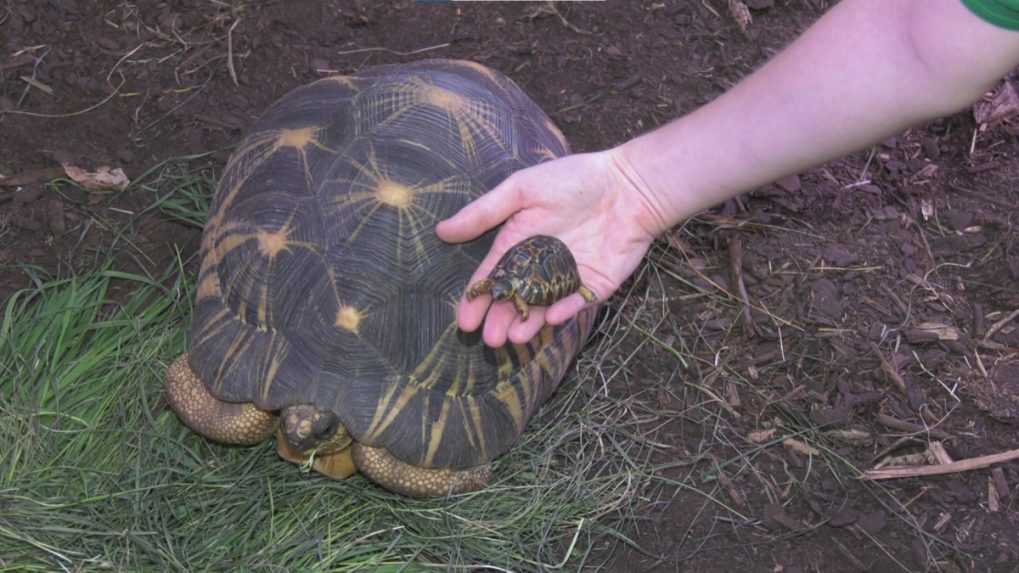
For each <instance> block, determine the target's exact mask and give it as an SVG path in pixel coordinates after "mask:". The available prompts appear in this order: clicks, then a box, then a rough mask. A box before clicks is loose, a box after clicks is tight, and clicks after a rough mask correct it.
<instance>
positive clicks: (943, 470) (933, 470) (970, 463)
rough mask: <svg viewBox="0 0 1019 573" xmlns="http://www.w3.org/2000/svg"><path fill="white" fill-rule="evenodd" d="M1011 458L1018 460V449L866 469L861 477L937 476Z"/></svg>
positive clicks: (977, 468) (880, 478) (966, 470)
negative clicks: (942, 461) (934, 462)
mask: <svg viewBox="0 0 1019 573" xmlns="http://www.w3.org/2000/svg"><path fill="white" fill-rule="evenodd" d="M1012 460H1019V450H1009V451H1007V452H1001V453H999V454H991V455H987V456H980V457H976V458H970V459H968V460H962V461H958V462H952V463H950V464H940V465H936V466H917V467H893V468H883V469H880V470H868V471H866V472H864V474H863V477H864V479H868V480H882V479H897V478H907V477H924V476H939V475H945V474H955V473H961V472H968V471H970V470H979V469H983V468H986V467H988V466H992V465H994V464H1000V463H1004V462H1010V461H1012Z"/></svg>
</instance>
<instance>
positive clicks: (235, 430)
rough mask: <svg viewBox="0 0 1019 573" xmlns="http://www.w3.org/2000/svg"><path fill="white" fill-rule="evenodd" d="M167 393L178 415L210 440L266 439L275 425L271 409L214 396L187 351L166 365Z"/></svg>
mask: <svg viewBox="0 0 1019 573" xmlns="http://www.w3.org/2000/svg"><path fill="white" fill-rule="evenodd" d="M166 395H167V398H168V400H169V402H170V407H171V408H173V410H174V412H176V413H177V415H178V416H179V417H180V419H181V420H183V421H184V423H185V424H187V426H188V427H189V428H191V429H192V430H194V431H196V432H198V433H199V434H201V435H203V436H205V437H206V438H209V439H210V440H214V441H217V442H222V443H224V444H237V445H242V446H250V445H253V444H257V443H259V442H261V441H264V440H266V439H267V438H268V437H269V436H271V435H272V432H273V430H275V429H276V416H274V415H273V414H272V413H271V412H266V411H265V410H259V409H258V408H256V407H255V406H254V405H253V404H250V403H234V402H224V401H222V400H218V399H216V398H215V397H213V395H212V394H210V393H209V391H208V390H207V389H206V388H205V385H204V384H202V381H201V380H199V379H198V376H197V375H195V373H194V371H192V370H191V366H189V365H188V355H187V353H184V354H182V355H181V356H180V357H179V358H177V360H174V361H173V363H172V364H170V367H169V368H167V369H166Z"/></svg>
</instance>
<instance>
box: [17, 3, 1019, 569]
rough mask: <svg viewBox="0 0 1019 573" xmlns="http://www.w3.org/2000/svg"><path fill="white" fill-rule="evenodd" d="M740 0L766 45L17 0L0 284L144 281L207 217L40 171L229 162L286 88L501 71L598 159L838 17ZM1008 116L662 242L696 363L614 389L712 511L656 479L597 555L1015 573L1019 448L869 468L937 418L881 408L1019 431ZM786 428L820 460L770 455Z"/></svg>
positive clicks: (925, 136) (632, 23)
mask: <svg viewBox="0 0 1019 573" xmlns="http://www.w3.org/2000/svg"><path fill="white" fill-rule="evenodd" d="M747 3H748V4H750V5H751V7H752V8H755V9H753V10H752V15H753V22H752V24H751V25H750V27H749V31H748V33H746V34H744V33H742V32H741V31H740V29H739V28H738V27H737V25H736V22H735V20H734V19H733V18H732V17H730V16H729V13H728V11H727V8H726V2H724V1H721V0H705V1H704V2H690V1H686V0H653V1H652V0H647V1H639V2H638V1H632V2H614V1H613V2H605V3H602V4H570V3H557V4H547V3H493V4H487V3H484V4H482V3H471V4H454V5H450V4H434V3H414V2H409V1H398V2H388V3H376V2H367V1H363V0H355V1H353V2H338V1H332V2H312V1H301V2H296V1H295V2H281V1H277V2H260V3H255V2H251V3H244V2H232V3H227V2H203V1H198V0H178V1H174V2H157V1H153V0H137V1H136V2H134V3H122V2H107V1H103V2H83V1H81V0H61V1H55V0H49V1H42V0H39V1H36V0H6V2H4V3H3V9H2V10H0V41H2V43H3V46H2V50H3V51H2V52H0V79H2V83H0V110H3V113H0V132H2V134H3V136H2V138H0V174H2V175H5V176H19V175H23V176H25V177H26V179H27V180H28V182H27V183H25V184H24V185H21V186H20V187H13V186H6V187H0V265H3V269H4V270H3V272H2V273H0V300H3V299H5V298H6V297H7V296H8V295H10V293H11V292H13V291H14V290H15V289H17V288H21V287H25V286H28V285H29V284H31V281H32V280H33V277H40V276H45V275H47V274H48V275H61V274H66V273H68V272H70V271H73V270H78V269H82V268H89V266H91V265H94V264H95V263H96V262H97V261H101V260H103V259H104V257H105V256H106V254H107V253H109V252H114V253H116V254H118V257H119V260H120V261H121V263H122V264H123V265H124V267H125V268H130V269H134V270H142V271H146V272H158V271H159V270H161V269H164V268H165V267H166V264H167V262H168V261H169V260H171V259H172V258H173V257H175V256H176V254H175V253H176V251H177V250H178V249H179V250H180V251H181V252H182V253H183V255H184V256H185V257H186V256H187V255H189V254H191V253H193V252H194V249H195V247H196V239H197V236H198V230H197V229H194V228H189V227H186V226H183V225H180V224H177V223H172V222H169V221H167V220H166V219H165V217H161V216H160V214H159V212H158V210H156V209H148V210H146V208H147V207H148V206H150V205H151V204H152V202H153V199H154V195H153V194H152V193H151V192H150V191H147V190H145V189H141V190H139V191H135V192H126V193H113V194H110V193H105V194H99V193H94V192H93V193H85V192H82V191H78V190H76V189H75V188H73V187H71V186H70V185H66V184H58V185H53V184H50V183H48V181H49V179H50V177H51V174H48V173H46V172H41V173H40V172H37V171H36V170H45V169H52V168H54V167H56V166H57V165H58V163H57V162H58V161H59V160H70V161H72V162H74V163H75V164H77V165H80V166H82V167H94V166H96V165H102V164H107V165H112V166H115V167H122V168H124V169H125V171H126V172H127V173H128V175H129V176H130V177H132V178H137V177H139V176H140V175H142V174H144V173H146V171H147V170H148V169H149V168H151V167H153V166H155V165H157V164H159V163H160V162H162V161H164V160H167V159H170V158H174V157H178V156H184V155H194V154H202V153H209V154H208V155H206V156H204V157H201V158H197V159H191V160H188V161H186V164H187V165H189V166H190V168H191V169H195V170H199V169H211V170H213V171H215V170H217V169H218V168H219V167H221V166H222V163H223V160H224V158H225V157H226V154H227V153H228V151H229V150H228V147H229V145H231V144H232V143H234V142H236V141H237V139H238V137H239V135H240V133H241V130H242V129H243V127H244V126H246V125H249V124H250V123H251V122H252V120H253V119H254V118H255V117H257V115H258V114H259V113H260V112H261V111H262V110H263V109H264V108H265V107H266V106H267V105H268V104H269V103H270V102H272V101H273V100H274V99H276V98H277V97H279V96H280V95H282V94H283V93H285V92H286V91H287V90H289V89H291V88H293V87H295V86H297V85H300V84H302V83H305V82H307V81H309V80H312V79H315V78H317V77H320V76H321V75H325V74H333V73H337V72H339V73H344V72H352V71H355V70H358V69H361V68H363V67H365V66H370V65H373V64H379V63H391V62H402V61H410V60H414V59H418V58H423V57H455V58H467V59H473V60H476V61H479V62H482V63H485V64H487V65H489V66H492V67H494V68H497V69H499V70H501V71H503V72H504V73H506V74H508V75H510V76H511V77H513V78H514V79H515V80H516V81H517V82H519V83H520V84H521V85H522V87H524V89H525V90H526V91H528V92H529V93H530V94H531V95H532V96H533V97H534V98H535V99H536V100H537V101H538V103H539V104H541V105H542V106H543V107H544V109H546V110H547V111H548V112H549V113H550V115H551V116H552V117H553V118H554V119H555V120H556V121H557V122H558V123H559V125H560V126H561V127H562V128H563V131H564V132H565V133H566V135H567V136H568V138H569V139H570V141H571V142H572V143H573V145H574V148H575V149H576V150H578V151H583V150H592V149H599V148H604V147H606V146H609V145H613V144H615V143H618V142H621V141H623V140H624V139H626V138H629V137H631V136H633V135H635V134H638V133H641V132H644V131H646V130H648V129H651V128H654V127H655V126H657V125H660V124H662V123H664V122H666V121H668V120H669V119H671V118H674V117H676V116H678V115H680V114H682V113H685V112H688V111H690V110H692V109H694V108H695V107H696V106H698V105H700V104H702V103H704V102H706V101H708V100H710V99H711V98H713V97H715V96H717V95H718V94H719V93H720V92H721V91H723V90H724V89H725V88H727V87H728V86H731V85H732V84H733V83H734V82H736V81H738V80H739V79H740V78H741V77H743V76H745V75H746V74H747V73H748V72H750V71H751V70H752V69H753V68H754V67H755V66H758V65H759V64H760V63H761V62H762V61H764V60H765V59H766V58H767V57H768V56H769V55H771V54H773V53H774V52H775V51H776V50H778V49H780V48H781V47H782V46H783V45H785V44H786V43H787V42H788V41H790V39H791V38H793V37H794V36H795V35H796V34H797V33H798V32H799V31H801V30H802V29H804V27H806V26H807V25H808V24H809V23H810V22H812V21H813V20H814V19H815V18H817V17H818V16H819V15H820V14H821V13H822V11H823V10H824V9H825V8H826V6H825V4H826V2H825V1H824V0H798V1H794V0H778V1H771V0H765V1H755V2H747ZM230 5H232V6H233V7H232V8H231V7H230ZM96 6H99V7H98V8H97V7H96ZM553 6H554V9H553ZM24 78H29V79H28V80H26V79H24ZM24 112H30V113H32V114H54V115H64V117H59V118H57V117H42V116H39V115H26V114H25V113H24ZM974 133H976V135H975V136H974ZM1016 133H1017V130H1016V128H1015V127H1014V126H1009V125H1007V124H1005V125H999V126H995V127H990V128H985V129H978V126H977V125H975V123H974V121H973V119H972V114H970V113H963V114H959V115H957V116H953V117H950V118H946V119H943V120H940V121H936V122H933V123H932V124H930V125H927V126H922V127H918V128H915V129H913V130H910V131H908V132H906V133H904V134H901V135H900V136H898V137H896V138H893V139H891V140H889V141H886V142H884V143H883V144H882V145H879V146H876V147H875V148H873V149H871V150H867V151H865V152H861V153H860V154H857V155H854V156H852V157H849V158H846V159H844V160H840V161H836V162H833V163H831V164H829V165H826V166H824V167H823V168H819V169H814V170H811V171H809V172H807V173H803V174H801V175H800V176H799V177H797V178H789V179H787V180H783V181H781V182H779V183H778V184H775V185H769V186H767V187H765V188H762V189H759V190H757V191H755V192H753V193H751V194H749V195H748V196H746V197H744V198H743V199H742V200H740V201H734V202H732V203H730V204H727V205H724V206H722V207H719V208H718V209H715V210H713V211H712V212H711V213H709V214H707V215H705V216H702V217H698V218H697V219H695V220H692V221H690V222H688V223H687V224H685V225H684V226H683V227H682V228H680V229H677V230H676V231H675V232H674V233H673V234H672V235H671V236H670V237H668V238H667V240H663V241H662V243H661V244H660V245H659V246H658V247H656V250H655V252H654V253H653V254H652V257H651V260H652V261H654V265H655V266H656V269H657V270H658V271H659V272H658V273H657V275H656V276H660V277H661V279H660V281H659V282H657V283H655V284H653V285H642V284H638V285H636V286H637V287H638V288H637V289H636V290H637V291H639V290H640V289H641V288H644V286H647V288H646V289H645V291H647V292H651V293H652V294H653V295H655V293H657V294H656V295H655V296H659V297H662V300H665V301H666V303H667V304H668V305H670V309H671V313H670V317H671V319H670V321H669V322H668V324H665V325H664V326H663V327H662V328H663V329H664V331H663V332H657V333H656V336H657V338H658V339H659V340H661V341H665V343H666V344H671V345H673V346H675V347H676V349H678V350H680V351H681V352H682V353H683V354H684V356H685V357H686V361H687V366H682V365H679V364H678V363H677V360H676V358H675V354H674V353H673V351H671V349H668V348H665V347H663V346H662V345H657V346H656V345H650V346H649V345H644V346H643V347H642V349H641V351H640V352H641V358H642V359H641V360H640V361H639V362H640V365H639V366H637V367H635V371H634V372H633V373H632V377H631V378H630V381H629V382H628V383H623V382H617V383H614V385H612V386H610V387H609V391H610V392H612V393H615V394H617V395H625V394H627V393H631V394H634V395H639V396H642V397H645V398H646V397H647V396H652V397H653V398H652V399H653V400H654V401H655V402H656V404H655V406H656V407H657V408H659V409H660V411H662V412H674V415H671V417H669V418H668V419H669V420H670V421H669V422H668V423H667V424H666V425H665V426H664V427H662V428H661V429H660V433H659V435H658V437H657V440H658V441H660V442H665V443H666V444H667V445H668V446H669V447H668V449H663V450H662V452H661V453H660V459H659V460H658V461H660V462H662V463H671V462H677V461H678V462H684V461H686V462H689V463H688V464H684V465H675V466H674V467H672V468H670V469H664V470H662V474H663V475H664V476H666V477H670V478H676V479H684V480H685V479H686V478H687V477H688V476H690V475H694V476H696V477H697V483H699V484H700V489H701V490H703V491H704V492H710V493H711V496H712V497H713V499H709V498H707V497H705V496H704V495H703V494H702V493H697V492H692V491H690V490H689V489H686V488H680V489H675V490H673V489H669V488H664V489H661V490H656V491H653V492H648V507H647V512H646V514H645V515H644V519H642V520H640V521H639V522H638V523H637V524H636V525H635V526H634V527H633V528H632V530H631V531H630V533H631V535H632V536H633V539H634V541H635V544H636V546H633V545H627V544H621V543H617V542H614V541H610V540H605V541H604V542H603V543H601V544H599V546H598V551H599V552H600V555H602V557H603V559H604V560H607V562H608V566H607V570H610V571H705V572H713V571H738V570H743V571H783V572H793V571H925V570H939V571H1016V570H1017V569H1016V567H1017V565H1016V564H1017V563H1019V533H1017V531H1019V529H1017V528H1019V506H1017V503H1016V501H1015V500H1016V496H1015V495H1014V494H1012V493H1011V491H1012V490H1014V489H1015V488H1016V486H1017V484H1019V464H1017V463H1016V462H1011V463H1008V464H1003V465H1001V466H1000V468H1001V470H1002V471H1001V472H1000V475H997V476H995V475H994V474H993V473H992V472H991V471H990V470H987V469H984V470H978V471H973V472H969V473H965V474H956V475H948V476H941V477H933V478H922V479H906V480H899V481H892V482H881V484H878V485H875V484H871V483H867V482H864V481H861V480H858V479H857V478H856V476H857V473H856V472H855V470H853V469H851V468H852V467H856V468H859V469H861V470H865V469H868V468H871V467H873V466H874V464H875V458H876V457H877V456H879V455H882V454H883V453H886V452H891V453H894V454H903V453H915V452H918V451H923V450H924V446H925V445H926V444H927V443H928V442H929V439H928V435H927V434H926V433H925V432H923V431H921V432H919V433H917V434H916V435H915V439H906V440H901V441H900V438H901V437H902V436H905V435H910V434H909V433H908V432H903V431H902V429H901V428H899V429H895V428H891V427H889V426H888V425H887V423H883V421H884V422H887V420H888V419H889V418H891V419H894V420H899V421H901V422H907V423H910V424H914V425H917V426H920V427H924V426H927V427H936V428H937V429H938V430H939V431H941V432H944V434H938V436H934V437H931V438H930V439H935V438H938V439H941V441H943V442H944V443H945V446H946V448H947V451H948V453H949V454H950V455H951V456H952V457H953V458H954V459H956V460H959V459H965V458H970V457H974V456H979V455H984V454H990V453H995V452H1001V451H1005V450H1009V449H1012V448H1015V447H1016V444H1017V440H1016V439H1015V436H1016V432H1017V428H1016V423H1017V422H1019V381H1017V380H1019V320H1013V321H1003V319H1005V318H1007V317H1008V316H1009V313H1011V312H1012V311H1013V310H1015V309H1017V308H1019V289H1017V288H1016V286H1015V285H1016V284H1017V282H1016V281H1017V280H1019V233H1017V232H1016V230H1015V228H1014V225H1015V224H1016V215H1017V213H1019V210H1017V206H1019V187H1017V186H1016V185H1015V181H1017V180H1019V161H1017V157H1019V138H1017V137H1016ZM48 175H50V176H48ZM149 177H150V179H151V178H152V176H151V175H150V176H149ZM737 255H740V256H741V259H742V260H741V262H740V263H739V264H737V265H734V264H733V260H734V257H736V258H739V257H737ZM734 267H735V268H736V269H737V272H733V271H732V269H733V268H734ZM740 281H742V282H743V284H744V285H745V290H746V297H747V300H748V301H749V302H750V303H751V305H752V306H753V310H752V311H750V312H749V313H744V312H743V305H742V303H741V299H742V296H741V295H740V294H739V293H740V288H739V282H740ZM748 316H749V319H748V318H747V317H748ZM999 322H1001V323H1000V324H998V323H999ZM751 323H752V324H751ZM932 325H942V326H940V327H937V326H932ZM637 343H638V341H637V340H636V339H634V340H628V341H627V344H629V346H630V347H631V348H632V347H634V346H636V344H637ZM627 344H624V345H623V347H622V348H621V349H620V351H622V352H625V351H627V350H628V349H627V348H626V346H627ZM879 353H880V355H881V356H883V357H885V359H886V360H887V363H888V365H889V368H887V369H886V370H891V371H894V372H895V374H896V375H897V376H893V375H890V374H889V373H888V372H886V370H883V369H882V362H881V360H880V358H879ZM896 379H897V380H899V381H901V383H902V388H901V389H900V388H897V387H896V383H895V380H896ZM769 430H770V431H772V432H773V433H771V434H767V433H765V434H760V433H759V434H752V433H753V432H768V431H769ZM849 430H854V431H856V432H857V433H856V434H850V433H849V432H848V431H849ZM794 434H795V436H793V435H794ZM762 436H764V437H763V438H762ZM787 437H795V438H796V439H798V440H800V441H801V442H803V443H804V444H808V445H810V446H811V447H815V448H821V447H823V448H826V449H827V451H826V452H825V454H826V455H816V454H815V455H810V454H809V453H808V452H807V450H806V449H805V447H803V446H797V444H795V443H790V444H788V445H782V444H781V443H778V444H775V445H767V444H769V443H770V442H771V441H775V440H779V441H781V440H782V439H784V438H787ZM755 438H756V439H757V440H758V441H760V440H763V442H761V443H755V441H754V440H755ZM836 459H838V460H841V461H835V462H833V461H832V460H836ZM995 478H996V479H995ZM992 491H993V492H995V494H997V495H996V496H995V498H994V499H992V497H991V495H990V492H992ZM724 506H728V509H726V508H725V507H724ZM737 516H740V517H737Z"/></svg>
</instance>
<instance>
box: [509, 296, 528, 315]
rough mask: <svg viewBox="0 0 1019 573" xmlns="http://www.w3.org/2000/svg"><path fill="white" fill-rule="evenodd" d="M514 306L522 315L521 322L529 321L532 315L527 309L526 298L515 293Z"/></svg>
mask: <svg viewBox="0 0 1019 573" xmlns="http://www.w3.org/2000/svg"><path fill="white" fill-rule="evenodd" d="M513 306H515V307H517V312H519V313H520V320H527V317H528V316H529V315H530V312H529V311H528V309H527V301H526V300H524V297H522V296H520V295H519V294H516V293H514V294H513Z"/></svg>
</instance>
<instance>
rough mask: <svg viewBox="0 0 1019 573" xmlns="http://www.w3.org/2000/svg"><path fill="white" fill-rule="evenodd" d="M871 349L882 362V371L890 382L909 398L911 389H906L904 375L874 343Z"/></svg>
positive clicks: (871, 344)
mask: <svg viewBox="0 0 1019 573" xmlns="http://www.w3.org/2000/svg"><path fill="white" fill-rule="evenodd" d="M870 349H871V350H872V351H873V352H874V354H877V357H878V359H879V360H880V361H881V371H882V372H884V373H885V376H887V377H888V381H889V382H891V383H892V384H893V385H894V386H895V387H896V388H898V389H899V392H902V395H903V396H906V397H907V398H908V397H909V389H908V388H906V381H905V380H904V379H903V378H902V375H901V374H899V372H898V371H897V370H896V369H895V366H892V363H891V362H889V361H888V359H887V358H885V355H884V354H882V353H881V350H880V349H879V348H878V347H877V345H876V344H874V343H873V342H871V343H870Z"/></svg>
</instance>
